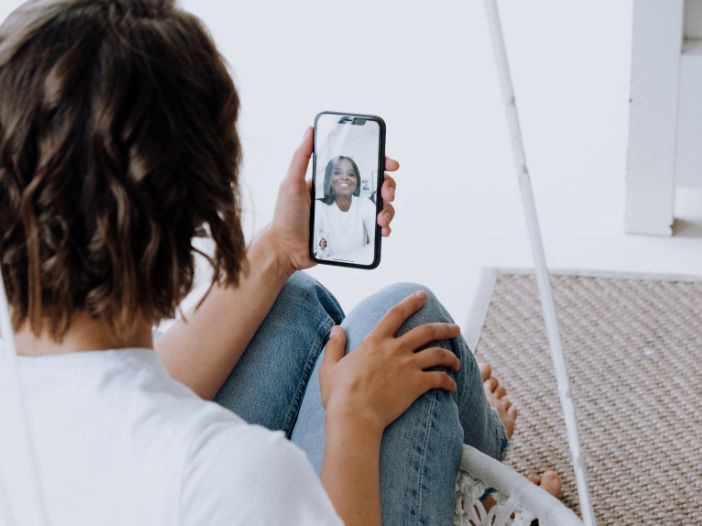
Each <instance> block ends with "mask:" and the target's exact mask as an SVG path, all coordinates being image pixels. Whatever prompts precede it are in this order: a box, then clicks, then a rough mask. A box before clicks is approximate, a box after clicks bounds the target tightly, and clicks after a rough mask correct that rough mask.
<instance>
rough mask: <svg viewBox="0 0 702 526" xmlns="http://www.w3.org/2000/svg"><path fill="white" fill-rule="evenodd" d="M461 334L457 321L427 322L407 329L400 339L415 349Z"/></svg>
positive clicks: (406, 345)
mask: <svg viewBox="0 0 702 526" xmlns="http://www.w3.org/2000/svg"><path fill="white" fill-rule="evenodd" d="M460 334H461V328H460V327H459V326H458V325H456V324H455V323H425V324H423V325H419V326H418V327H415V328H414V329H412V330H410V331H407V333H405V334H403V335H402V336H400V337H399V338H398V339H399V340H400V342H401V344H402V345H403V346H405V347H407V348H408V349H412V350H415V349H419V348H420V347H421V346H422V345H426V344H427V343H429V342H436V341H439V340H450V339H451V338H456V337H457V336H458V335H460Z"/></svg>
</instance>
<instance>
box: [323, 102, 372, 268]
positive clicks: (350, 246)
mask: <svg viewBox="0 0 702 526" xmlns="http://www.w3.org/2000/svg"><path fill="white" fill-rule="evenodd" d="M379 144H380V126H379V124H378V123H377V122H376V121H374V120H368V119H365V118H359V117H354V116H344V115H331V114H323V115H321V116H320V117H319V119H318V120H317V125H316V143H315V155H316V164H315V173H314V184H315V202H314V210H315V213H314V225H313V236H314V238H313V251H314V255H315V257H316V258H317V259H323V260H329V261H338V262H344V263H354V264H358V265H370V264H371V263H372V262H373V257H374V245H375V225H376V198H377V195H376V192H377V188H376V186H377V182H378V155H379V151H378V148H379Z"/></svg>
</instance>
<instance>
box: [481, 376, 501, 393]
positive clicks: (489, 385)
mask: <svg viewBox="0 0 702 526" xmlns="http://www.w3.org/2000/svg"><path fill="white" fill-rule="evenodd" d="M483 385H484V386H485V389H487V390H488V391H489V392H491V393H492V392H494V391H495V389H496V388H497V387H498V386H499V385H500V384H499V383H497V379H496V378H493V377H490V378H488V379H487V380H485V382H484V383H483Z"/></svg>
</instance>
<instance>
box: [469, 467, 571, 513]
mask: <svg viewBox="0 0 702 526" xmlns="http://www.w3.org/2000/svg"><path fill="white" fill-rule="evenodd" d="M527 478H528V479H529V481H530V482H533V483H534V484H536V485H537V486H539V487H540V488H541V489H542V490H544V491H545V492H547V493H548V494H549V495H552V496H553V497H556V498H557V499H560V498H561V477H559V476H558V473H556V472H555V471H547V472H545V473H544V474H543V475H541V476H540V477H539V476H538V475H529V476H528V477H527ZM482 504H483V508H485V511H490V509H492V507H493V506H494V505H495V504H497V501H495V498H494V497H492V496H488V497H485V498H484V499H483V500H482ZM477 510H478V507H477V506H476V511H477Z"/></svg>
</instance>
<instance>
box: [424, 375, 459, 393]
mask: <svg viewBox="0 0 702 526" xmlns="http://www.w3.org/2000/svg"><path fill="white" fill-rule="evenodd" d="M420 378H421V379H420V385H419V387H420V389H421V392H422V394H423V393H426V392H427V391H430V390H431V389H443V390H445V391H449V392H451V393H453V392H454V391H455V390H456V389H457V388H458V385H457V384H456V380H454V379H453V378H451V376H449V374H448V373H445V372H443V371H424V372H422V375H421V377H420Z"/></svg>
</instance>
